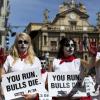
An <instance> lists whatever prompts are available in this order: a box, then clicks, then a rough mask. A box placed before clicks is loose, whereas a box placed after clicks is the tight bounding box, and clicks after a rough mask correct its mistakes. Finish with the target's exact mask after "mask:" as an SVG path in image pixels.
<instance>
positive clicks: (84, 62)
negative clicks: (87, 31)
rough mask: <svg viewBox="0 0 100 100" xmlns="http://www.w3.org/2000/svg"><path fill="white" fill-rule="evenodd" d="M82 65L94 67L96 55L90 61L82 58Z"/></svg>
mask: <svg viewBox="0 0 100 100" xmlns="http://www.w3.org/2000/svg"><path fill="white" fill-rule="evenodd" d="M81 65H82V66H83V67H84V68H87V69H89V68H92V67H94V66H95V57H92V58H91V59H90V61H89V62H88V61H86V60H81Z"/></svg>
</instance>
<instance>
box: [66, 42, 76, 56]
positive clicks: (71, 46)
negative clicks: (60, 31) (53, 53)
mask: <svg viewBox="0 0 100 100" xmlns="http://www.w3.org/2000/svg"><path fill="white" fill-rule="evenodd" d="M74 51H75V45H74V42H73V41H72V40H70V41H69V43H66V44H65V46H64V55H65V56H70V55H73V54H74Z"/></svg>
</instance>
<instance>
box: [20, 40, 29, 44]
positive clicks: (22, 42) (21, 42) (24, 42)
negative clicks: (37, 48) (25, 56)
mask: <svg viewBox="0 0 100 100" xmlns="http://www.w3.org/2000/svg"><path fill="white" fill-rule="evenodd" d="M28 43H29V42H28V41H27V40H23V41H22V40H19V41H18V44H28Z"/></svg>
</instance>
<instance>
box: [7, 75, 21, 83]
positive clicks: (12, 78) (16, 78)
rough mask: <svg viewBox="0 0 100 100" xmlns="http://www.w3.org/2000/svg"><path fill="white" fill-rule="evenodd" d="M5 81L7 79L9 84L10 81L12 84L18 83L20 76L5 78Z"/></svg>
mask: <svg viewBox="0 0 100 100" xmlns="http://www.w3.org/2000/svg"><path fill="white" fill-rule="evenodd" d="M7 79H8V82H9V83H10V82H11V81H12V82H15V81H20V75H15V76H11V77H7Z"/></svg>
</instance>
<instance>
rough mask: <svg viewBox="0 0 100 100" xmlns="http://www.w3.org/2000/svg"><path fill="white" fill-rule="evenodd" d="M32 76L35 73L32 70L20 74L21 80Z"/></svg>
mask: <svg viewBox="0 0 100 100" xmlns="http://www.w3.org/2000/svg"><path fill="white" fill-rule="evenodd" d="M32 77H35V73H34V72H29V73H23V74H22V78H23V80H24V79H29V78H32Z"/></svg>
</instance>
